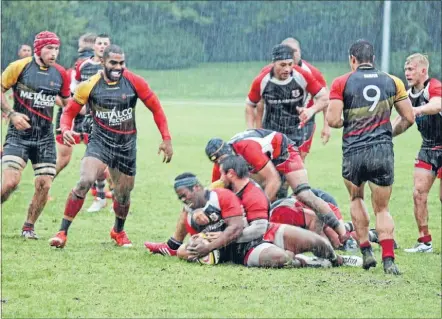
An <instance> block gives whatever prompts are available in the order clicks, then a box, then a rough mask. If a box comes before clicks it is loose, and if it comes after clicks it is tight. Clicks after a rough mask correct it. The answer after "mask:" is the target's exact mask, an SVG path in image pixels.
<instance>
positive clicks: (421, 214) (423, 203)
mask: <svg viewBox="0 0 442 319" xmlns="http://www.w3.org/2000/svg"><path fill="white" fill-rule="evenodd" d="M435 179H436V176H434V175H433V174H432V173H431V172H430V171H426V170H423V169H415V170H414V191H413V200H414V217H415V219H416V223H417V227H418V229H419V238H423V237H424V236H429V235H430V232H429V230H428V204H427V199H428V193H429V191H430V189H431V186H432V185H433V183H434V180H435ZM430 241H431V240H430Z"/></svg>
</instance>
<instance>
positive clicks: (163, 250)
mask: <svg viewBox="0 0 442 319" xmlns="http://www.w3.org/2000/svg"><path fill="white" fill-rule="evenodd" d="M144 246H145V247H146V249H147V250H148V251H150V252H151V253H152V254H161V255H163V256H176V253H177V251H176V250H173V249H171V248H170V247H169V246H168V245H167V244H166V243H153V242H149V241H146V242H145V243H144Z"/></svg>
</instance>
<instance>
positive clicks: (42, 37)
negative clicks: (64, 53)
mask: <svg viewBox="0 0 442 319" xmlns="http://www.w3.org/2000/svg"><path fill="white" fill-rule="evenodd" d="M48 44H57V45H60V39H59V38H58V36H57V35H56V34H55V33H53V32H50V31H42V32H40V33H39V34H37V35H36V36H35V39H34V53H35V54H37V55H40V54H41V49H42V48H43V47H44V46H46V45H48Z"/></svg>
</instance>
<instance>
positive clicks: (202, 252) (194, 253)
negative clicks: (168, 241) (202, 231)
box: [186, 238, 210, 260]
mask: <svg viewBox="0 0 442 319" xmlns="http://www.w3.org/2000/svg"><path fill="white" fill-rule="evenodd" d="M186 249H187V251H188V252H189V256H188V258H187V259H188V260H195V259H197V258H200V257H204V256H207V254H208V253H210V247H209V245H208V244H207V243H206V242H205V241H203V240H201V239H198V238H197V239H195V240H193V241H190V242H189V244H188V245H187V247H186Z"/></svg>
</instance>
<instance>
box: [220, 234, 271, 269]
mask: <svg viewBox="0 0 442 319" xmlns="http://www.w3.org/2000/svg"><path fill="white" fill-rule="evenodd" d="M262 243H265V241H264V240H263V239H262V237H260V238H258V239H254V240H252V241H250V242H247V243H231V244H230V245H227V246H226V247H223V248H221V249H220V255H221V257H220V260H221V261H222V262H228V261H230V262H233V263H234V264H238V265H244V264H245V258H246V256H247V253H248V252H249V251H250V250H251V249H253V248H255V247H257V246H259V245H261V244H262Z"/></svg>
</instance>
